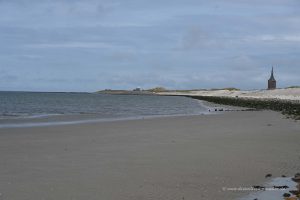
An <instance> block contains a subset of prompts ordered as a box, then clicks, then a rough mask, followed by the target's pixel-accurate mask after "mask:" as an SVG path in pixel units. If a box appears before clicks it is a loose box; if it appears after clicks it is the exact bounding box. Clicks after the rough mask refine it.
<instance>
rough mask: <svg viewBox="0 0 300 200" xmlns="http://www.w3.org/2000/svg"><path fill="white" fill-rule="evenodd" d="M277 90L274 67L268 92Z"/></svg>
mask: <svg viewBox="0 0 300 200" xmlns="http://www.w3.org/2000/svg"><path fill="white" fill-rule="evenodd" d="M274 89H276V80H275V78H274V70H273V67H272V71H271V77H270V79H269V80H268V90H274Z"/></svg>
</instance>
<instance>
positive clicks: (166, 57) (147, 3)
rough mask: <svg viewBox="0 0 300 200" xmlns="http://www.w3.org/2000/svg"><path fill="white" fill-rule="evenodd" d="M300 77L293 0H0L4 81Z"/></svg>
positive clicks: (256, 84) (66, 87) (14, 84)
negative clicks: (272, 72)
mask: <svg viewBox="0 0 300 200" xmlns="http://www.w3.org/2000/svg"><path fill="white" fill-rule="evenodd" d="M272 65H274V67H275V72H276V74H275V75H276V78H277V79H278V85H279V87H286V86H290V85H300V78H299V77H300V1H299V0H251V1H249V0H0V90H26V91H28V90H30V91H96V90H100V89H106V88H112V89H132V88H135V87H142V88H151V87H155V86H164V87H167V88H173V89H175V88H177V89H189V88H220V87H237V88H242V89H255V88H258V89H259V88H265V87H266V80H267V79H268V78H269V73H270V70H271V66H272Z"/></svg>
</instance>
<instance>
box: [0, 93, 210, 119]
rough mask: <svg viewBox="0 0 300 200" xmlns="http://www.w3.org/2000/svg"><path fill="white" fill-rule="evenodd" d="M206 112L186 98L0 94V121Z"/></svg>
mask: <svg viewBox="0 0 300 200" xmlns="http://www.w3.org/2000/svg"><path fill="white" fill-rule="evenodd" d="M206 112H207V108H206V107H204V106H203V105H202V104H201V103H200V102H199V101H198V100H194V99H191V98H186V97H174V96H173V97H172V96H154V95H153V96H152V95H151V96H150V95H104V94H93V93H42V92H0V120H2V124H3V121H7V119H20V118H22V119H29V118H30V119H33V118H45V117H49V116H56V115H57V116H64V115H65V116H67V115H68V116H71V115H77V116H78V115H80V116H94V118H97V119H105V120H108V119H123V118H141V117H153V116H173V115H197V114H202V113H206Z"/></svg>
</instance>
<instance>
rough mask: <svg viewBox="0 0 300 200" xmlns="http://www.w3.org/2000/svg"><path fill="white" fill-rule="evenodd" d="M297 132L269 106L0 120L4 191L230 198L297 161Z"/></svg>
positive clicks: (16, 195) (172, 199) (113, 198)
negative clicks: (22, 122) (47, 121)
mask: <svg viewBox="0 0 300 200" xmlns="http://www.w3.org/2000/svg"><path fill="white" fill-rule="evenodd" d="M299 141H300V122H299V121H298V122H295V121H294V120H291V119H285V117H284V116H283V115H281V114H279V113H276V112H272V111H245V112H241V111H239V112H226V113H224V114H219V115H203V116H184V117H165V118H155V119H141V120H127V121H115V122H101V123H87V124H78V125H64V126H49V127H31V128H10V129H0V158H1V162H0V193H1V194H0V199H9V200H20V199H22V200H27V199H28V200H29V199H30V200H31V199H46V200H50V199H53V200H54V199H55V200H57V199H64V200H68V199H89V200H93V199H95V200H96V199H97V200H99V199H103V200H117V199H122V200H123V199H124V200H143V199H155V200H159V199H161V200H176V199H178V200H182V199H185V200H189V199H191V200H195V199H203V200H204V199H206V200H207V199H214V200H219V199H220V200H221V199H222V200H224V199H234V198H237V197H240V196H243V195H245V194H246V193H241V192H233V191H223V190H222V188H223V187H240V186H241V187H250V186H252V185H258V184H261V183H263V182H265V181H266V179H265V175H266V174H268V173H272V174H273V176H281V175H283V174H284V175H286V176H292V175H293V174H295V173H296V172H298V171H300V144H299Z"/></svg>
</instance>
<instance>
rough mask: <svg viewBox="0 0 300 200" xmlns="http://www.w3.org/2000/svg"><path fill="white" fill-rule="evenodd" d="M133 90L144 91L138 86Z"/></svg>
mask: <svg viewBox="0 0 300 200" xmlns="http://www.w3.org/2000/svg"><path fill="white" fill-rule="evenodd" d="M133 91H134V92H140V91H142V89H141V88H139V87H138V88H135V89H133Z"/></svg>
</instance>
